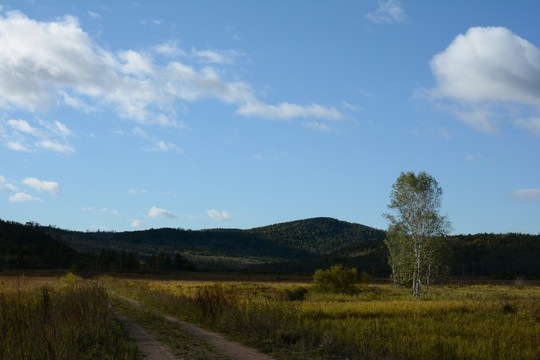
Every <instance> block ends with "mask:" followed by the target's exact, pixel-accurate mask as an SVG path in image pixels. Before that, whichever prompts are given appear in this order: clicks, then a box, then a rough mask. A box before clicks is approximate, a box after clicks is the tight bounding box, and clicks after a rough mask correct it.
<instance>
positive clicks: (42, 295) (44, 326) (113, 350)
mask: <svg viewBox="0 0 540 360" xmlns="http://www.w3.org/2000/svg"><path fill="white" fill-rule="evenodd" d="M136 356H137V351H136V347H135V345H134V344H133V343H132V342H131V341H130V340H129V339H127V338H126V337H125V334H124V329H123V328H122V327H121V326H120V325H119V324H118V323H117V322H116V320H115V318H114V314H113V312H112V308H111V307H110V305H109V299H108V295H107V293H106V291H105V289H104V288H102V287H100V286H97V285H96V284H94V283H91V282H83V281H82V279H80V278H77V277H75V276H73V275H72V274H68V275H66V276H64V277H61V278H55V277H22V276H18V277H0V359H2V360H11V359H17V360H18V359H20V360H28V359H66V360H68V359H119V360H120V359H126V360H127V359H136Z"/></svg>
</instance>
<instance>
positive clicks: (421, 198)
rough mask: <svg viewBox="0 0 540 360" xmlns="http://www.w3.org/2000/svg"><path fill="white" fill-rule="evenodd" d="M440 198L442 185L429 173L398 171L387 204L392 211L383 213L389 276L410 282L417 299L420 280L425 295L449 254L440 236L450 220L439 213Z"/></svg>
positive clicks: (401, 282)
mask: <svg viewBox="0 0 540 360" xmlns="http://www.w3.org/2000/svg"><path fill="white" fill-rule="evenodd" d="M441 199H442V189H441V187H440V186H439V183H438V182H437V181H436V180H435V179H434V178H433V177H432V176H431V175H428V174H427V173H425V172H420V173H419V174H418V175H416V174H414V173H412V172H408V173H401V175H400V176H399V177H398V179H397V180H396V182H395V183H394V185H393V186H392V193H391V195H390V205H388V207H389V208H390V209H392V210H394V211H395V215H393V214H384V216H385V217H386V218H387V219H388V220H389V221H390V224H389V226H388V231H387V236H386V240H385V244H386V246H387V247H388V250H389V259H388V262H389V264H390V266H391V267H392V280H393V281H394V283H397V284H401V285H411V284H412V288H413V295H414V297H415V298H417V299H418V298H420V286H421V284H422V282H423V283H424V284H425V285H426V295H427V293H428V291H429V285H430V283H431V282H432V281H433V279H434V278H435V277H436V276H437V275H440V274H441V273H443V272H444V269H445V265H444V260H445V259H447V258H448V253H447V249H446V247H445V245H444V241H442V239H443V237H444V236H445V235H446V234H447V233H448V232H449V230H450V223H449V222H448V220H447V219H446V217H445V216H441V215H440V214H439V209H440V207H441Z"/></svg>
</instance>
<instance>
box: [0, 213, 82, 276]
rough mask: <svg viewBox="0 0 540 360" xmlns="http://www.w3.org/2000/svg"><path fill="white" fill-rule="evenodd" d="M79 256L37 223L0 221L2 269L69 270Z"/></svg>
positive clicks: (0, 260)
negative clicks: (67, 268)
mask: <svg viewBox="0 0 540 360" xmlns="http://www.w3.org/2000/svg"><path fill="white" fill-rule="evenodd" d="M78 255H79V254H78V253H77V252H76V251H75V250H73V249H71V248H70V247H69V246H67V245H66V244H65V243H64V242H63V241H61V240H60V239H57V238H54V237H53V236H51V235H50V234H49V233H47V232H45V231H44V230H43V229H42V228H41V227H40V226H39V225H38V224H35V223H27V224H25V225H23V224H19V223H16V222H9V221H3V220H0V270H11V269H16V268H35V269H43V268H66V267H70V266H71V265H72V263H73V261H75V260H78V259H79V256H78Z"/></svg>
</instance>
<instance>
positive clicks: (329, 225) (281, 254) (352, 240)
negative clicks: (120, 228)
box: [48, 218, 384, 262]
mask: <svg viewBox="0 0 540 360" xmlns="http://www.w3.org/2000/svg"><path fill="white" fill-rule="evenodd" d="M48 231H50V232H51V233H55V234H57V235H58V236H61V238H62V239H63V240H64V241H65V242H66V243H67V244H69V245H70V246H72V247H73V248H75V249H77V250H79V251H82V252H88V251H90V252H94V253H97V252H98V251H100V250H101V249H113V250H117V251H123V250H125V251H133V252H137V253H139V254H143V255H150V254H156V253H158V252H164V253H168V254H174V253H175V252H181V253H183V254H188V255H194V256H212V257H216V256H222V257H233V258H259V259H260V260H261V261H263V262H265V261H272V260H277V259H300V258H306V257H314V256H319V255H324V254H328V253H330V252H334V251H337V250H339V249H342V248H345V247H348V246H351V245H353V244H357V243H360V242H363V241H368V240H379V241H382V239H384V232H383V231H381V230H377V229H373V228H370V227H367V226H363V225H359V224H353V223H348V222H345V221H339V220H336V219H331V218H314V219H306V220H298V221H292V222H287V223H281V224H275V225H270V226H264V227H259V228H254V229H249V230H240V229H209V230H196V231H194V230H184V229H170V228H163V229H150V230H144V231H129V232H119V233H116V232H71V231H64V230H59V229H55V228H49V229H48Z"/></svg>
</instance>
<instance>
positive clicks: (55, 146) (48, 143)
mask: <svg viewBox="0 0 540 360" xmlns="http://www.w3.org/2000/svg"><path fill="white" fill-rule="evenodd" d="M37 145H38V146H39V147H41V148H43V149H46V150H51V151H55V152H58V153H64V154H73V153H75V149H74V148H72V147H71V146H70V145H66V144H60V143H58V142H56V141H54V140H41V141H40V142H39V143H37Z"/></svg>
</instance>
